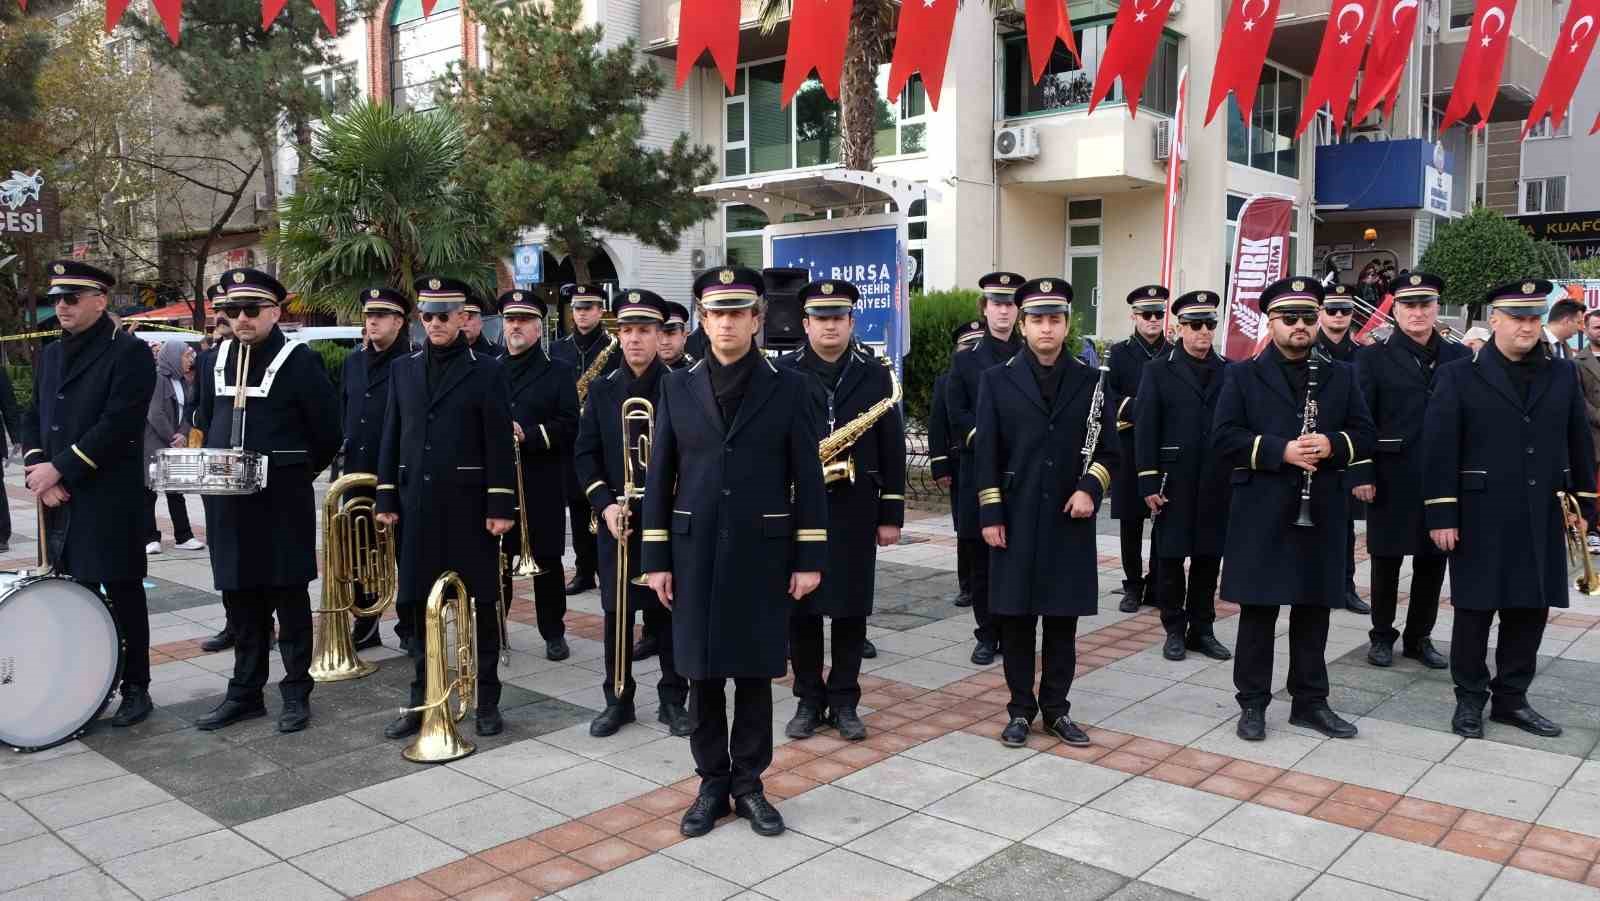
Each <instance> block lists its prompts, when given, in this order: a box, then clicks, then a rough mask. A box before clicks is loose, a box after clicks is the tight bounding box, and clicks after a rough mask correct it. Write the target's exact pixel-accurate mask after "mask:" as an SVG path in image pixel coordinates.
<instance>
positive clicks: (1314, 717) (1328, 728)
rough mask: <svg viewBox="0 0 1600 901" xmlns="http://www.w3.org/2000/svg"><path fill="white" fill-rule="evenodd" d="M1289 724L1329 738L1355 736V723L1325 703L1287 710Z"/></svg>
mask: <svg viewBox="0 0 1600 901" xmlns="http://www.w3.org/2000/svg"><path fill="white" fill-rule="evenodd" d="M1289 725H1291V726H1299V727H1300V728H1302V729H1312V730H1315V731H1317V732H1321V733H1322V734H1323V735H1326V736H1328V737H1329V738H1355V737H1356V725H1355V723H1352V722H1350V721H1349V720H1346V719H1345V718H1344V717H1341V716H1340V715H1339V714H1337V713H1334V712H1333V708H1332V707H1329V706H1328V705H1326V704H1318V705H1317V706H1315V707H1312V708H1311V709H1309V710H1303V711H1300V712H1299V713H1296V712H1294V711H1290V712H1289Z"/></svg>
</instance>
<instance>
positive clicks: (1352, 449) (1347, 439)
mask: <svg viewBox="0 0 1600 901" xmlns="http://www.w3.org/2000/svg"><path fill="white" fill-rule="evenodd" d="M1339 434H1340V435H1343V436H1344V446H1345V447H1347V448H1349V450H1350V459H1352V460H1354V459H1355V458H1356V443H1355V442H1354V441H1351V440H1350V433H1349V432H1340V433H1339Z"/></svg>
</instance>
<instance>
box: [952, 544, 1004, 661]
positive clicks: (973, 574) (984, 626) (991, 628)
mask: <svg viewBox="0 0 1600 901" xmlns="http://www.w3.org/2000/svg"><path fill="white" fill-rule="evenodd" d="M960 544H963V545H966V546H967V559H968V561H970V563H971V569H970V570H969V573H970V575H969V577H968V586H969V589H970V591H971V593H972V618H973V620H974V621H976V622H977V624H978V628H976V629H974V630H972V634H973V636H974V637H975V638H977V639H978V640H979V641H985V642H988V643H990V644H994V643H996V642H998V641H999V640H1000V632H999V630H998V628H997V627H996V626H995V623H994V619H993V618H992V617H990V616H989V546H988V545H987V544H984V543H983V539H982V538H979V539H977V540H976V541H969V540H965V539H963V540H962V541H961V542H960ZM957 553H958V554H959V553H960V550H959V545H958V548H957Z"/></svg>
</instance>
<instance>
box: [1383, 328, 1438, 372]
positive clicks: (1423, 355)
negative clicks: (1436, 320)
mask: <svg viewBox="0 0 1600 901" xmlns="http://www.w3.org/2000/svg"><path fill="white" fill-rule="evenodd" d="M1389 340H1391V341H1394V342H1395V343H1396V344H1398V345H1400V347H1401V348H1402V349H1403V350H1405V352H1406V353H1408V354H1410V355H1411V357H1412V359H1414V360H1416V361H1417V366H1418V367H1419V368H1420V369H1421V370H1422V378H1423V380H1424V381H1426V382H1427V383H1428V384H1430V385H1431V384H1433V369H1434V367H1435V366H1437V365H1439V333H1438V332H1432V331H1430V332H1429V333H1428V343H1426V344H1418V343H1417V342H1415V341H1413V340H1411V336H1410V335H1407V334H1406V333H1405V332H1402V331H1400V330H1399V329H1395V331H1394V335H1393V337H1391V338H1390V339H1389Z"/></svg>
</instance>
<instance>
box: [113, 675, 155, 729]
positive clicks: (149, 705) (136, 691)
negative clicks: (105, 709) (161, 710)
mask: <svg viewBox="0 0 1600 901" xmlns="http://www.w3.org/2000/svg"><path fill="white" fill-rule="evenodd" d="M155 709H156V705H155V703H154V702H152V701H151V700H150V692H149V691H147V690H146V689H145V687H144V686H143V685H129V686H128V687H127V688H124V689H123V690H122V704H121V705H119V706H118V707H117V715H116V716H114V717H112V718H111V725H113V726H118V727H123V726H133V725H137V724H139V723H142V722H144V721H145V718H146V717H148V716H149V715H150V712H151V711H152V710H155Z"/></svg>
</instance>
